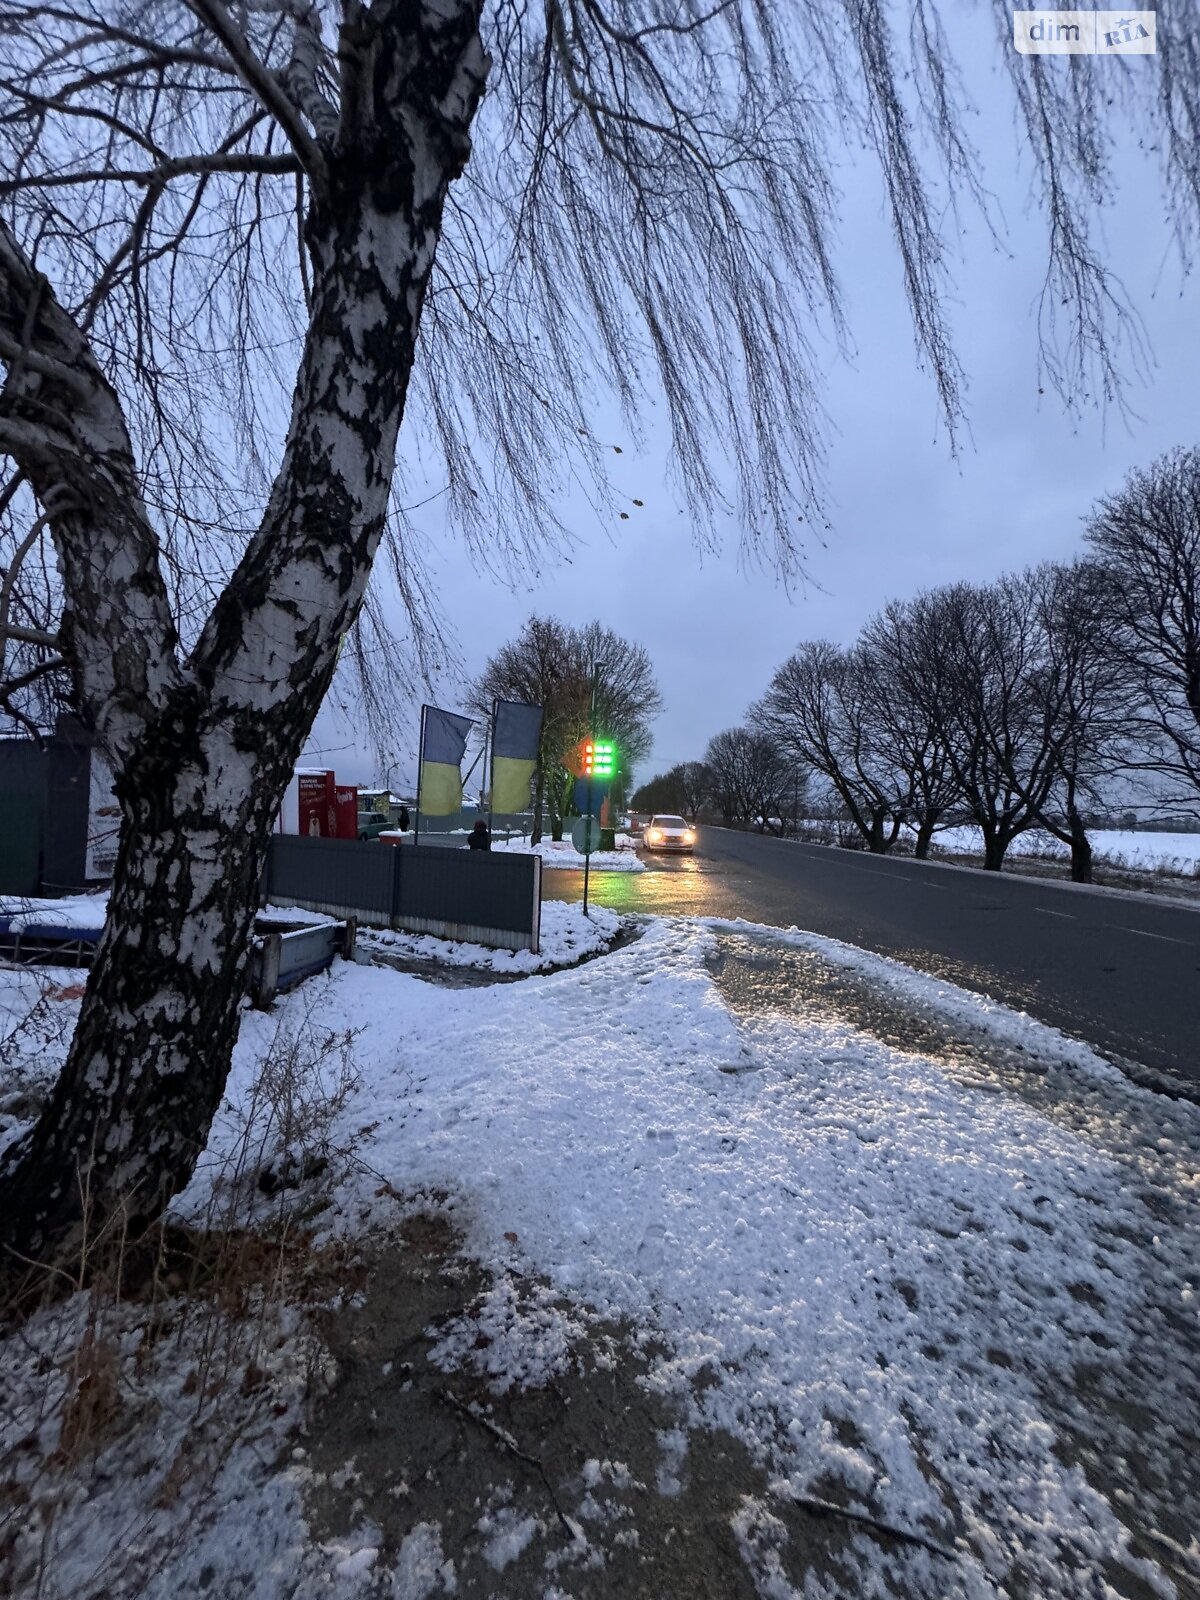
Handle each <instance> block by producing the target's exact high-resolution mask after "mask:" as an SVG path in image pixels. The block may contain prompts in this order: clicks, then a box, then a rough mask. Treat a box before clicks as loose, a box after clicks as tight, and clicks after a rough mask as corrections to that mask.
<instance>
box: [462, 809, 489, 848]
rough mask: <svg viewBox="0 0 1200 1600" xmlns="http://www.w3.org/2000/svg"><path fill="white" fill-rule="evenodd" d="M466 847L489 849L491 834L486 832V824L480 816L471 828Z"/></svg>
mask: <svg viewBox="0 0 1200 1600" xmlns="http://www.w3.org/2000/svg"><path fill="white" fill-rule="evenodd" d="M467 848H468V849H469V850H490V849H491V848H492V836H491V834H490V833H489V832H488V825H487V823H486V822H485V821H484V820H483V818H482V817H480V819H479V821H478V822H477V823H476V824H475V826H474V827H473V828H472V829H471V837H470V838H469V839H468V840H467Z"/></svg>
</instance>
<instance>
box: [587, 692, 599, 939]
mask: <svg viewBox="0 0 1200 1600" xmlns="http://www.w3.org/2000/svg"><path fill="white" fill-rule="evenodd" d="M599 681H600V663H599V662H598V661H597V662H595V663H594V664H593V666H592V704H591V709H590V711H589V712H588V737H589V738H590V739H591V741H592V746H593V749H594V748H595V744H596V685H597V684H598V683H599ZM592 767H593V763H592V762H589V763H588V771H587V815H588V830H587V831H588V840H587V842H588V843H589V844H590V843H591V842H592V840H591V833H592V828H591V818H592V782H593V777H592ZM591 866H592V852H591V851H590V850H587V851H585V852H584V857H583V914H584V916H585V917H586V916H587V914H588V877H589V874H590V872H591Z"/></svg>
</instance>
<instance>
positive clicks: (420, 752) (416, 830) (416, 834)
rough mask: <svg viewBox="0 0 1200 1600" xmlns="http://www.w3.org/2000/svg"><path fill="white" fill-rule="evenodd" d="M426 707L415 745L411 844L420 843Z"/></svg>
mask: <svg viewBox="0 0 1200 1600" xmlns="http://www.w3.org/2000/svg"><path fill="white" fill-rule="evenodd" d="M428 710H429V707H428V706H422V707H421V738H420V741H419V743H418V744H417V815H416V819H415V821H414V822H413V844H414V845H417V844H419V843H420V842H421V770H422V768H423V767H424V765H425V713H426V712H427V711H428Z"/></svg>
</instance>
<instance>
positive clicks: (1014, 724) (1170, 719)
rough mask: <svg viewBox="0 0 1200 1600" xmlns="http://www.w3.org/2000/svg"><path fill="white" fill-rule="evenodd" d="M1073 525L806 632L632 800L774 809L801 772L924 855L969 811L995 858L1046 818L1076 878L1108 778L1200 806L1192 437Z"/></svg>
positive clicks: (875, 843)
mask: <svg viewBox="0 0 1200 1600" xmlns="http://www.w3.org/2000/svg"><path fill="white" fill-rule="evenodd" d="M1086 542H1087V545H1088V552H1087V554H1086V555H1084V556H1082V557H1080V558H1079V559H1077V560H1075V561H1072V562H1069V563H1054V562H1046V563H1043V564H1042V565H1040V566H1036V567H1031V568H1027V569H1026V570H1025V571H1022V572H1018V573H1012V574H1006V575H1004V576H1002V577H1001V578H999V579H997V580H996V582H994V583H989V584H970V583H955V584H949V585H945V586H943V587H940V588H936V589H932V590H928V591H926V592H924V593H922V594H919V595H917V596H916V597H915V598H914V599H910V600H895V601H892V602H890V603H889V604H888V605H886V606H885V607H884V608H883V610H882V611H881V612H879V613H878V615H876V616H874V617H872V618H871V620H870V621H869V622H868V623H867V624H866V626H865V627H864V628H863V630H862V632H861V633H860V635H859V637H858V639H857V640H856V641H855V642H854V643H853V644H852V645H849V646H842V645H837V644H832V643H830V642H829V641H827V640H813V641H808V642H805V643H803V644H801V645H800V647H799V648H798V649H797V650H796V651H795V652H794V653H793V654H792V655H791V656H789V657H788V659H787V660H786V661H785V662H784V663H783V664H782V666H780V667H779V669H778V670H777V672H776V673H775V675H774V677H773V678H772V680H771V683H770V685H769V687H768V688H767V690H766V693H765V694H764V695H763V696H762V697H761V699H759V700H758V701H756V702H755V704H754V705H753V706H752V707H751V708H750V711H749V714H748V717H747V725H746V726H744V727H741V728H736V729H730V730H727V731H726V732H724V733H720V734H718V735H717V736H716V737H715V738H714V739H713V740H711V741H710V743H709V746H708V749H707V751H706V752H705V758H704V761H703V762H702V763H688V764H686V768H684V767H677V768H675V769H673V771H672V772H671V773H667V774H664V775H663V776H662V777H660V778H657V779H654V780H652V781H651V783H649V784H647V785H645V786H643V788H642V789H641V790H639V791H638V794H637V795H636V796H635V801H636V802H637V803H638V804H639V805H640V804H642V803H643V802H645V803H647V804H649V803H650V801H651V800H653V801H654V803H655V808H658V804H659V802H660V800H661V801H666V800H667V799H670V800H671V801H672V802H673V803H674V802H678V808H679V809H685V808H686V809H688V810H689V811H690V813H691V814H692V815H694V814H695V811H696V810H697V809H698V808H699V806H700V805H702V804H709V805H711V806H712V808H713V809H714V810H715V811H717V812H719V813H720V814H721V816H722V818H723V820H724V821H726V822H727V823H728V822H732V821H739V820H741V821H754V822H757V823H758V824H759V825H760V826H763V827H769V826H771V825H772V820H771V819H772V818H775V819H780V818H782V817H785V816H788V815H795V814H796V813H797V811H798V809H799V808H798V802H797V801H796V800H795V799H794V798H793V799H792V800H789V795H791V796H792V797H795V796H796V795H797V794H798V792H799V786H800V775H801V774H802V773H807V774H809V775H811V777H812V778H814V779H815V780H816V781H817V783H818V784H819V785H820V786H821V788H823V789H824V790H825V792H826V797H827V798H831V799H832V800H833V801H834V802H835V803H836V805H837V807H838V809H839V810H840V811H841V813H842V814H843V815H844V816H845V817H846V818H847V819H848V820H849V823H850V824H851V826H852V827H853V829H854V830H855V832H856V834H857V835H858V836H860V838H861V840H862V842H863V844H864V845H865V846H866V848H867V849H869V850H871V851H874V852H876V853H877V854H884V853H886V852H887V851H888V850H890V849H891V847H892V846H893V845H894V844H895V842H896V840H897V838H898V837H900V834H901V830H902V829H905V828H907V829H910V830H911V831H912V832H913V833H914V834H915V852H916V854H917V856H918V857H924V856H926V855H927V854H928V852H929V847H930V844H931V842H932V840H933V837H934V835H935V834H936V833H937V831H938V830H939V829H940V828H944V827H947V826H950V825H952V824H954V823H958V822H962V821H966V820H969V821H971V822H974V823H975V824H976V825H977V826H978V827H979V829H980V832H981V833H982V835H983V846H984V866H985V868H986V869H988V870H990V871H998V870H999V869H1000V867H1001V865H1002V863H1003V861H1004V857H1005V853H1006V851H1007V850H1008V847H1009V845H1010V844H1011V843H1012V841H1013V840H1014V839H1015V838H1017V837H1018V835H1020V834H1021V833H1024V832H1025V831H1027V830H1028V829H1030V828H1044V829H1045V830H1046V831H1047V832H1049V833H1051V834H1052V835H1053V836H1054V837H1055V838H1057V839H1059V840H1061V841H1062V842H1063V843H1064V844H1066V845H1067V846H1068V847H1069V848H1070V852H1071V876H1072V878H1073V879H1075V881H1077V882H1083V883H1086V882H1089V881H1090V880H1091V876H1092V850H1091V844H1090V841H1089V839H1088V832H1087V826H1086V822H1085V816H1086V814H1087V812H1088V811H1089V809H1091V808H1093V807H1095V806H1103V805H1105V804H1106V803H1108V802H1109V801H1110V800H1111V797H1112V796H1113V794H1114V793H1116V792H1117V791H1118V789H1119V788H1124V790H1125V791H1126V792H1132V788H1133V787H1134V786H1138V787H1140V788H1141V789H1142V790H1144V792H1145V793H1146V794H1148V795H1153V797H1154V801H1155V803H1156V804H1157V805H1159V806H1172V807H1177V808H1180V809H1184V810H1189V811H1191V812H1194V813H1196V814H1198V815H1200V450H1198V449H1177V450H1175V451H1173V452H1172V453H1170V454H1168V455H1166V456H1164V457H1162V458H1161V459H1159V460H1158V461H1156V462H1154V463H1153V464H1152V465H1151V466H1150V467H1148V468H1145V469H1140V470H1137V471H1135V472H1133V473H1132V474H1131V475H1130V476H1129V478H1128V479H1127V481H1126V483H1125V484H1124V486H1123V487H1122V488H1121V490H1120V491H1118V492H1117V493H1115V494H1113V495H1111V496H1108V497H1106V498H1104V499H1102V500H1100V501H1099V502H1098V503H1097V505H1096V507H1095V508H1094V510H1093V512H1092V514H1091V516H1090V517H1089V519H1088V524H1087V530H1086ZM685 770H687V771H688V773H689V777H688V783H687V785H686V788H685V785H684V782H683V774H684V772H685Z"/></svg>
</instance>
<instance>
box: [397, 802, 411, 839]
mask: <svg viewBox="0 0 1200 1600" xmlns="http://www.w3.org/2000/svg"><path fill="white" fill-rule="evenodd" d="M397 821H398V822H399V823H400V832H401V833H407V832H408V807H407V806H401V807H400V815H399V817H398V818H397Z"/></svg>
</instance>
